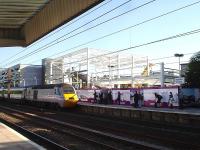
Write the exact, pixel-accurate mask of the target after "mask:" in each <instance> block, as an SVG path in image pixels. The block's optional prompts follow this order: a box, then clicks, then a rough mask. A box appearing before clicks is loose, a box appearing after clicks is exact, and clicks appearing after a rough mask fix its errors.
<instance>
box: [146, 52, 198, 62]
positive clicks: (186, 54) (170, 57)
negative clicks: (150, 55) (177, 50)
mask: <svg viewBox="0 0 200 150" xmlns="http://www.w3.org/2000/svg"><path fill="white" fill-rule="evenodd" d="M195 53H196V52H194V53H185V54H184V55H191V54H195ZM173 57H174V56H168V57H161V58H154V59H149V61H152V60H160V59H166V58H173Z"/></svg>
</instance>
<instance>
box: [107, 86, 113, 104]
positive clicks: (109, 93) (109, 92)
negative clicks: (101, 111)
mask: <svg viewBox="0 0 200 150" xmlns="http://www.w3.org/2000/svg"><path fill="white" fill-rule="evenodd" d="M112 99H113V98H112V90H111V89H110V90H109V91H108V104H112V101H113V100H112Z"/></svg>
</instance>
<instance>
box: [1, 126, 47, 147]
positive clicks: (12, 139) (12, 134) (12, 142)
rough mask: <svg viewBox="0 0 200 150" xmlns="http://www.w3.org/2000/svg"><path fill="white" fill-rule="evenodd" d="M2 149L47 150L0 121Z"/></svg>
mask: <svg viewBox="0 0 200 150" xmlns="http://www.w3.org/2000/svg"><path fill="white" fill-rule="evenodd" d="M0 150H45V149H44V148H43V147H41V146H39V145H37V144H36V143H34V142H32V141H30V140H29V139H27V138H26V137H24V136H22V135H21V134H19V133H18V132H16V131H14V130H13V129H11V128H9V127H8V126H6V125H4V124H2V123H0Z"/></svg>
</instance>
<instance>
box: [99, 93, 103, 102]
mask: <svg viewBox="0 0 200 150" xmlns="http://www.w3.org/2000/svg"><path fill="white" fill-rule="evenodd" d="M99 99H100V101H99V103H100V104H102V103H103V92H102V91H100V93H99Z"/></svg>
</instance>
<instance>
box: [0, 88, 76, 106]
mask: <svg viewBox="0 0 200 150" xmlns="http://www.w3.org/2000/svg"><path fill="white" fill-rule="evenodd" d="M0 97H1V98H4V99H12V100H13V101H16V102H19V101H20V102H25V103H37V104H46V105H49V104H50V105H51V106H52V105H55V106H59V107H62V108H65V107H68V108H69V107H74V106H76V104H77V102H78V96H77V94H76V90H75V89H74V87H73V86H72V85H70V84H51V85H45V86H32V87H26V88H11V89H10V91H8V89H1V90H0Z"/></svg>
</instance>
